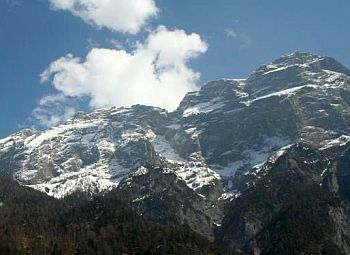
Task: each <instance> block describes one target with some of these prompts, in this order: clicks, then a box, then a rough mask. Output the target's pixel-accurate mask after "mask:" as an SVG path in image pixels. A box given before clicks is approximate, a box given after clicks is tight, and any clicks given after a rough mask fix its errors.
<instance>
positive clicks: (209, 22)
mask: <svg viewBox="0 0 350 255" xmlns="http://www.w3.org/2000/svg"><path fill="white" fill-rule="evenodd" d="M349 10H350V1H349V0H332V1H329V0H308V1H305V0H293V1H285V0H282V1H281V0H217V1H212V0H176V1H175V0H0V123H1V124H0V137H5V136H7V135H9V134H11V133H13V132H16V131H18V130H20V129H22V128H27V127H29V128H36V129H45V128H48V127H51V126H55V125H58V124H59V123H62V122H63V121H64V120H66V119H68V118H70V117H71V116H72V115H73V114H74V113H75V112H77V111H80V110H84V111H92V110H94V109H96V108H101V107H109V106H117V107H119V106H130V105H133V104H137V103H140V104H146V105H153V106H158V107H162V108H166V109H167V110H169V111H172V110H174V109H175V108H176V106H177V105H178V103H179V102H180V101H181V99H182V98H183V96H184V95H185V93H187V92H189V91H193V90H197V89H199V88H200V86H202V85H203V84H204V83H206V82H207V81H210V80H215V79H220V78H245V77H247V76H248V75H249V73H251V72H253V71H254V70H255V69H256V68H257V67H258V66H259V65H261V64H265V63H269V62H271V61H273V60H274V59H276V58H278V57H279V56H281V55H284V54H288V53H291V52H295V51H301V52H312V53H316V54H320V55H327V56H331V57H334V58H336V59H337V60H339V61H340V62H342V63H343V64H344V65H345V66H347V67H350V30H349V29H348V25H349V24H350V15H349V14H348V12H349Z"/></svg>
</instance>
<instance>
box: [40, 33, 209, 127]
mask: <svg viewBox="0 0 350 255" xmlns="http://www.w3.org/2000/svg"><path fill="white" fill-rule="evenodd" d="M206 50H207V44H206V43H205V42H204V41H203V40H202V39H201V37H200V36H199V35H198V34H195V33H193V34H186V32H185V31H183V30H178V29H176V30H168V29H167V28H166V27H164V26H160V27H158V28H157V29H156V30H154V31H153V32H151V33H150V34H149V36H148V38H147V39H146V40H145V41H144V42H142V43H141V42H138V43H137V44H136V46H135V49H134V50H133V51H132V52H127V51H125V50H117V49H105V48H93V49H92V50H91V51H90V52H89V53H88V54H87V56H86V58H85V59H80V58H78V57H74V56H73V55H71V54H69V55H67V56H65V57H62V58H59V59H58V60H56V61H54V62H52V63H51V64H50V65H49V67H48V68H47V69H46V70H45V71H44V72H43V73H42V74H41V81H42V82H51V84H52V85H53V86H54V88H55V89H56V90H57V91H58V93H60V94H61V95H63V96H64V97H70V98H76V99H79V98H88V100H89V104H90V106H91V107H92V108H101V107H107V106H117V107H119V106H131V105H134V104H144V105H151V106H158V107H162V108H165V109H168V110H174V109H176V107H177V106H178V104H179V102H180V101H181V99H182V98H183V96H184V95H185V93H187V92H189V91H193V90H197V89H198V88H197V86H196V82H197V81H198V78H199V76H200V74H199V73H197V72H196V71H194V70H193V69H191V68H190V67H189V65H188V62H189V61H190V60H191V59H194V58H196V57H198V56H199V55H200V54H202V53H204V52H206ZM61 101H62V100H61ZM37 119H38V118H37ZM49 121H50V120H49ZM49 121H47V122H48V123H49ZM52 122H53V123H54V121H52Z"/></svg>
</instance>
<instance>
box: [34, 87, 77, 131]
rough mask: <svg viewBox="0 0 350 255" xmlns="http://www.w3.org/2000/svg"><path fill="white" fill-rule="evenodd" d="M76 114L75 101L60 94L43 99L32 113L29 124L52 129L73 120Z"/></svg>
mask: <svg viewBox="0 0 350 255" xmlns="http://www.w3.org/2000/svg"><path fill="white" fill-rule="evenodd" d="M75 113H76V108H75V106H74V100H73V99H70V98H68V97H67V96H65V95H63V94H61V93H58V94H55V95H47V96H44V97H43V98H41V99H40V100H39V102H38V106H37V107H36V108H35V109H34V110H33V111H32V115H31V118H30V119H29V122H32V123H33V122H34V123H36V125H37V126H42V127H52V126H56V125H58V124H60V123H62V122H64V121H65V120H67V119H69V118H71V117H72V116H73V115H74V114H75Z"/></svg>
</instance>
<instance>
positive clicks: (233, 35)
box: [225, 28, 238, 38]
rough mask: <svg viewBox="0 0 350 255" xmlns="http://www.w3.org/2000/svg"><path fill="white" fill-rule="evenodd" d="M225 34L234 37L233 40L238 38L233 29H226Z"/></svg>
mask: <svg viewBox="0 0 350 255" xmlns="http://www.w3.org/2000/svg"><path fill="white" fill-rule="evenodd" d="M225 34H226V36H227V37H232V38H237V37H238V35H237V33H236V31H235V30H233V29H232V28H226V29H225Z"/></svg>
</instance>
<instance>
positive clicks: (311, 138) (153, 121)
mask: <svg viewBox="0 0 350 255" xmlns="http://www.w3.org/2000/svg"><path fill="white" fill-rule="evenodd" d="M349 75H350V71H349V70H348V69H346V68H345V67H344V66H342V65H341V64H340V63H338V62H337V61H335V60H334V59H332V58H328V57H321V56H316V55H312V54H308V53H294V54H291V55H287V56H284V57H281V58H279V59H277V60H275V61H274V62H272V63H270V64H267V65H263V66H261V67H259V68H258V69H257V70H256V71H254V72H253V73H252V74H251V75H250V76H249V77H248V78H247V79H222V80H218V81H212V82H209V83H208V84H206V85H204V86H203V87H202V88H201V90H200V91H197V92H191V93H188V94H187V95H186V96H185V97H184V99H183V101H182V102H181V104H180V105H179V107H178V109H177V110H176V111H175V112H172V113H168V112H166V111H165V110H162V109H159V108H154V107H146V106H140V105H137V106H133V107H131V108H120V109H116V108H111V109H102V110H98V111H95V112H93V113H91V114H84V113H78V114H76V116H75V117H74V118H72V119H71V120H69V121H67V122H66V123H65V124H63V125H60V126H58V127H55V128H52V129H49V130H46V131H43V132H36V131H32V130H23V131H21V132H19V133H16V134H14V135H12V136H9V137H7V138H5V139H2V140H0V171H2V172H7V173H11V174H13V176H14V178H15V179H16V180H18V181H19V182H20V183H22V184H23V185H27V186H30V187H33V188H36V189H39V190H41V191H43V192H46V193H47V194H49V195H52V196H55V197H62V196H65V195H67V194H70V193H72V192H74V191H76V190H85V191H91V192H100V191H103V190H109V189H111V188H113V187H117V186H118V184H119V183H120V182H121V181H122V180H124V179H126V178H130V174H132V173H133V172H135V173H136V174H138V173H142V171H141V170H142V169H145V168H143V167H145V166H146V165H150V164H151V165H159V164H162V166H163V170H164V169H166V172H172V173H174V175H175V176H176V178H177V179H178V180H179V181H180V182H183V183H184V184H185V185H187V187H189V188H190V189H191V190H192V191H193V192H194V193H196V194H201V192H202V191H203V190H205V189H207V188H208V187H212V186H214V185H217V183H221V182H222V181H223V182H224V184H225V189H226V191H234V190H236V191H240V190H241V189H244V185H245V184H246V183H247V181H246V179H245V176H247V175H250V173H254V171H255V170H256V169H257V168H258V167H259V166H261V165H262V164H263V163H264V162H265V161H266V160H267V159H268V158H269V156H271V154H273V153H274V152H276V151H278V150H279V149H281V148H282V147H285V146H287V145H289V144H293V143H296V142H299V141H305V142H308V143H310V144H312V145H313V146H316V147H318V148H327V147H329V146H332V145H333V144H334V143H337V141H339V142H341V141H342V140H343V139H342V137H344V136H347V135H350V106H349V105H350V85H349V84H350V76H349ZM159 162H162V163H159ZM164 162H165V163H164ZM164 164H166V165H167V166H166V167H165V168H164ZM140 171H141V172H140ZM220 192H221V193H223V192H225V191H224V190H222V191H220ZM220 192H219V193H220ZM202 193H203V192H202ZM220 195H221V194H218V197H219V196H220Z"/></svg>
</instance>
